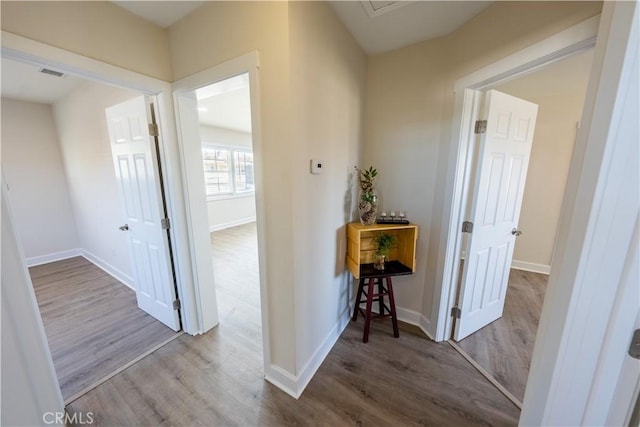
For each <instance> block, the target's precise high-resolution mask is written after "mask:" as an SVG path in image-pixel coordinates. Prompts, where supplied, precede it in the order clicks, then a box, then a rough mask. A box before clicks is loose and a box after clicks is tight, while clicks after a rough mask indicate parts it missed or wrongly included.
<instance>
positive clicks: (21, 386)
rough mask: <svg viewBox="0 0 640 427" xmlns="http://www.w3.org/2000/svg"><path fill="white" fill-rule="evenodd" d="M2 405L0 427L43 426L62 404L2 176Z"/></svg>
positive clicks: (62, 406)
mask: <svg viewBox="0 0 640 427" xmlns="http://www.w3.org/2000/svg"><path fill="white" fill-rule="evenodd" d="M1 185H2V202H1V207H2V213H1V214H0V217H2V232H1V233H0V234H2V267H0V271H2V279H1V282H2V298H1V301H2V309H1V310H0V312H1V313H2V322H1V323H2V357H1V358H0V359H1V360H2V366H1V368H0V369H2V383H1V385H0V387H2V405H1V408H0V413H1V415H2V418H1V419H0V422H1V423H2V425H5V426H9V425H11V426H35V425H44V422H43V420H42V416H43V414H44V413H45V412H62V411H63V409H64V403H63V402H62V394H61V393H60V386H59V385H58V379H57V378H56V375H55V370H54V368H53V361H52V359H51V353H50V351H49V346H48V345H47V338H46V336H45V334H44V326H43V325H42V319H41V318H40V313H39V312H38V303H37V302H36V296H35V293H34V291H33V285H32V284H31V279H30V278H29V273H28V272H27V268H26V266H25V264H24V262H23V259H24V253H23V252H22V250H21V247H20V244H19V242H18V236H17V235H16V233H15V232H16V226H15V221H14V220H13V218H12V216H13V215H12V213H13V212H15V210H13V209H11V208H10V206H9V205H10V200H9V198H8V197H7V193H6V191H5V190H6V182H5V180H4V175H3V176H2V183H1Z"/></svg>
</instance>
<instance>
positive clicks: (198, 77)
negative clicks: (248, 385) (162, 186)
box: [173, 51, 271, 372]
mask: <svg viewBox="0 0 640 427" xmlns="http://www.w3.org/2000/svg"><path fill="white" fill-rule="evenodd" d="M259 70H260V57H259V54H258V52H257V51H253V52H249V53H247V54H244V55H242V56H240V57H237V58H234V59H231V60H229V61H227V62H224V63H222V64H218V65H215V66H213V67H210V68H208V69H206V70H203V71H200V72H198V73H196V74H193V75H191V76H188V77H185V78H183V79H181V80H178V81H177V82H174V83H173V92H174V102H175V112H176V117H177V118H178V120H177V123H180V111H179V106H178V98H179V96H180V95H182V94H185V93H187V92H191V91H193V90H195V89H198V88H201V87H203V86H207V85H209V84H212V83H216V82H219V81H222V80H226V79H228V78H231V77H234V76H237V75H239V74H244V73H248V74H249V89H250V97H251V138H252V146H253V158H254V169H255V177H256V180H255V187H256V188H255V203H256V224H257V234H258V264H259V271H260V306H261V310H260V311H261V316H262V353H263V356H262V359H263V365H264V371H263V372H268V370H267V369H268V368H269V367H270V366H271V358H270V354H271V352H270V345H269V343H270V340H269V298H268V297H267V296H268V292H267V290H268V286H267V260H266V234H265V229H264V224H266V207H265V200H264V173H263V161H262V159H263V155H262V152H263V149H262V136H261V135H262V132H261V114H260V91H259V75H258V72H259ZM180 139H181V132H179V131H178V140H179V141H180ZM179 145H180V150H181V155H182V156H181V157H182V159H183V162H185V163H184V164H183V169H184V171H185V179H186V182H185V188H186V207H187V222H188V224H189V230H190V231H191V232H192V233H193V234H194V235H195V234H198V235H202V236H208V235H209V224H208V221H207V218H206V215H192V212H200V213H202V212H206V205H205V206H203V202H204V199H203V197H202V191H197V190H198V188H200V187H201V185H202V182H203V177H202V170H201V165H202V157H201V154H200V153H198V156H197V158H192V157H193V156H190V155H189V153H186V152H185V143H184V142H183V141H180V143H179ZM191 154H193V153H191ZM192 162H199V163H198V164H196V165H194V166H193V167H192V166H191V164H192ZM192 189H193V190H192ZM189 242H190V243H191V245H192V247H191V251H192V254H193V260H194V274H195V282H196V286H207V282H206V281H205V280H207V278H208V277H210V275H211V271H209V269H210V264H209V263H206V262H199V261H198V260H199V259H202V257H203V255H200V256H198V254H204V256H206V257H209V259H210V256H211V255H210V254H211V244H210V242H209V239H208V238H207V239H197V238H195V237H193V236H192V238H191V239H189ZM207 288H208V289H207V290H205V291H204V292H201V293H202V294H206V293H207V292H210V291H214V292H215V284H214V283H211V284H210V285H209V286H207ZM197 295H198V294H197ZM212 301H214V303H215V299H213V300H212ZM197 303H198V304H202V303H203V302H202V301H200V300H197ZM201 309H202V310H203V311H206V310H205V306H201ZM205 321H206V322H205V327H206V328H207V329H209V328H211V327H213V326H215V323H217V319H215V322H214V319H205ZM212 322H214V323H213V324H212ZM205 330H206V329H205Z"/></svg>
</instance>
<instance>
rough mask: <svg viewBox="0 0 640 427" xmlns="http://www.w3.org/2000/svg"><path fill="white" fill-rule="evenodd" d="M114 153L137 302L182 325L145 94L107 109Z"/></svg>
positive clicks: (172, 323)
mask: <svg viewBox="0 0 640 427" xmlns="http://www.w3.org/2000/svg"><path fill="white" fill-rule="evenodd" d="M106 115H107V122H108V126H109V136H110V140H111V152H112V154H113V162H114V167H115V172H116V179H117V181H118V193H119V195H120V200H121V205H122V209H123V216H124V217H125V222H126V224H127V226H128V229H126V230H123V232H124V233H126V235H127V239H128V242H129V248H130V255H131V262H132V271H133V274H134V279H135V288H136V299H137V302H138V307H140V308H141V309H142V310H144V311H145V312H147V313H149V314H150V315H151V316H153V317H155V318H156V319H158V320H159V321H161V322H162V323H164V324H165V325H167V326H168V327H170V328H172V329H173V330H176V331H177V330H179V329H180V322H179V318H178V311H177V310H174V309H173V301H174V300H175V299H176V292H175V286H174V281H173V270H172V269H173V267H172V265H171V255H170V248H169V242H168V235H167V231H166V230H164V229H163V228H162V224H161V220H162V219H163V218H164V206H163V199H162V197H163V196H162V190H161V186H160V182H159V176H160V174H159V171H158V164H159V163H158V159H157V157H156V150H155V143H156V141H155V138H154V137H151V136H149V132H148V126H147V123H149V122H150V120H149V118H148V113H147V100H146V99H145V97H144V96H141V97H139V98H135V99H132V100H130V101H127V102H124V103H122V104H118V105H114V106H113V107H109V108H107V109H106Z"/></svg>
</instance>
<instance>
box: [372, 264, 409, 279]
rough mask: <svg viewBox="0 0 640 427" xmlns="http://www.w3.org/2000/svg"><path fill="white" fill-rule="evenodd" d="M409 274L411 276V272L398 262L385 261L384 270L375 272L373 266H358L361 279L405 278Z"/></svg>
mask: <svg viewBox="0 0 640 427" xmlns="http://www.w3.org/2000/svg"><path fill="white" fill-rule="evenodd" d="M409 274H413V271H411V269H410V268H409V267H407V266H406V265H404V264H402V263H401V262H399V261H387V262H386V263H385V264H384V270H377V269H375V268H373V264H362V265H360V278H361V279H367V278H372V277H385V276H406V275H409Z"/></svg>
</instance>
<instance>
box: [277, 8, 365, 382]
mask: <svg viewBox="0 0 640 427" xmlns="http://www.w3.org/2000/svg"><path fill="white" fill-rule="evenodd" d="M289 17H290V23H289V28H290V46H291V87H292V105H291V107H292V108H291V129H292V138H293V142H294V147H295V152H294V163H293V181H292V187H293V202H294V203H293V219H294V236H295V238H294V240H293V248H294V258H293V260H292V263H291V265H292V267H293V269H294V274H295V313H296V317H295V319H296V348H297V351H296V355H297V369H296V372H297V375H298V377H299V379H300V380H301V382H302V383H304V381H308V379H310V375H312V374H313V373H314V372H315V369H316V368H317V367H318V365H319V363H320V362H322V359H323V358H324V355H325V354H326V353H327V352H328V351H329V350H330V349H331V346H332V345H333V343H334V341H335V339H337V337H338V335H339V333H340V332H341V331H342V327H343V326H344V325H345V324H346V323H345V321H346V322H348V314H349V302H350V299H351V295H352V293H351V287H350V283H351V281H352V279H351V276H350V273H349V272H348V271H346V269H345V254H346V237H347V236H346V229H345V224H346V223H347V222H349V221H351V220H353V219H354V218H353V216H352V213H353V209H354V204H355V203H354V200H355V197H354V196H353V194H352V192H353V190H354V186H355V180H354V179H353V178H352V175H351V174H352V172H353V167H354V165H356V164H359V163H360V162H359V155H360V148H361V140H362V123H363V117H364V94H365V76H366V56H365V54H364V52H363V51H362V49H361V48H360V47H359V46H358V45H357V43H356V42H355V40H354V39H353V37H352V36H351V35H350V34H349V32H348V31H347V30H346V29H345V27H344V26H343V25H342V23H341V22H340V21H339V20H338V18H337V17H336V15H335V13H334V11H333V10H332V9H331V8H330V7H329V6H328V5H327V4H326V3H321V2H291V3H289ZM311 159H321V160H324V162H325V167H324V168H323V170H324V171H323V173H322V174H319V175H312V174H311V173H310V171H309V167H310V163H309V162H310V160H311Z"/></svg>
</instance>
